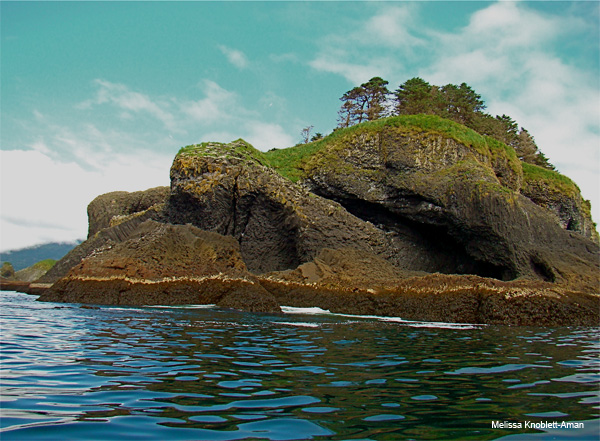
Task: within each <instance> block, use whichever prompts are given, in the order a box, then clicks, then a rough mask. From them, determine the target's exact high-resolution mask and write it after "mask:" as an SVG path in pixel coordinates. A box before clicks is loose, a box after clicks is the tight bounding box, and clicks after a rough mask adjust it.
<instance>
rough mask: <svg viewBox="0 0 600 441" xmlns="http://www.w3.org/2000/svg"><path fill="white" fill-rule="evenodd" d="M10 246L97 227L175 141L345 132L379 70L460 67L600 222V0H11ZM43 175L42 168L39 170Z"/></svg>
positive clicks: (286, 143)
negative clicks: (343, 118)
mask: <svg viewBox="0 0 600 441" xmlns="http://www.w3.org/2000/svg"><path fill="white" fill-rule="evenodd" d="M0 10H1V24H2V26H1V28H2V30H1V38H2V55H1V61H2V63H1V74H2V75H1V77H2V88H1V102H2V113H1V120H0V123H1V131H0V145H1V156H0V157H1V159H2V163H1V167H2V177H1V179H2V190H1V191H2V205H1V213H0V214H1V236H0V239H1V240H0V251H1V252H2V253H5V252H8V251H12V250H18V249H22V248H26V247H32V246H36V245H43V244H45V243H51V242H59V243H62V242H73V241H75V240H82V239H85V237H87V228H88V225H87V215H86V207H87V204H89V203H90V202H91V201H92V200H93V199H94V198H95V197H96V196H98V195H100V194H104V193H108V192H111V191H118V190H123V191H139V190H145V189H147V188H152V187H156V186H161V185H169V168H170V165H171V162H172V160H173V157H174V156H175V154H176V153H177V151H178V150H179V149H180V148H181V147H183V146H185V145H190V144H194V143H199V142H204V141H216V142H230V141H232V140H235V139H238V138H243V139H245V140H246V141H248V142H249V143H250V144H252V145H253V146H254V147H256V148H258V149H259V150H261V151H266V150H268V149H271V148H285V147H290V146H293V145H295V144H297V143H298V142H300V139H301V130H302V129H303V128H304V127H307V126H311V125H312V126H314V129H313V133H317V132H320V133H323V134H324V135H326V134H329V133H331V131H332V130H333V129H334V128H335V127H336V126H337V124H336V120H337V111H338V110H339V108H340V104H341V103H340V101H339V98H340V97H341V96H342V95H343V94H344V93H345V92H346V91H348V90H350V89H351V88H353V87H354V86H357V85H359V84H361V83H362V82H365V81H368V80H369V79H370V78H371V77H374V76H380V77H382V78H384V79H385V80H387V81H389V89H390V90H395V89H396V88H398V86H399V85H400V84H402V83H403V82H404V81H406V80H407V79H409V78H413V77H417V76H418V77H421V78H423V79H424V80H426V81H428V82H429V83H431V84H436V85H440V86H441V85H444V84H448V83H453V84H460V83H462V82H465V83H467V84H468V85H469V86H471V87H472V88H473V89H474V90H475V91H476V92H477V93H478V94H480V95H481V96H482V99H483V100H484V101H485V103H486V105H487V108H486V110H485V112H486V113H489V114H491V115H493V116H494V115H502V114H507V115H509V116H511V117H512V118H514V119H515V120H516V121H517V123H518V124H519V126H520V127H521V126H522V127H524V128H526V129H527V130H528V131H529V132H530V133H531V134H532V135H533V136H534V138H535V139H536V142H537V144H538V147H539V148H540V150H541V151H542V152H543V153H544V154H545V155H546V156H547V157H548V158H549V160H550V162H551V163H553V164H554V165H555V166H556V167H557V169H558V170H559V171H560V172H561V173H562V174H564V175H566V176H568V177H569V178H571V179H572V180H573V181H574V182H575V183H576V184H577V185H578V186H579V187H580V189H581V191H582V196H583V198H584V199H589V200H590V201H591V203H592V216H593V219H594V221H596V222H598V221H600V151H599V150H600V149H599V147H600V131H599V129H598V128H599V123H600V104H599V102H600V101H599V98H600V51H599V43H598V41H599V35H600V32H599V28H600V26H599V24H598V23H599V16H600V5H599V4H598V3H597V2H588V1H580V2H552V1H540V2H478V1H473V2H352V3H346V2H310V3H304V2H189V3H188V2H185V3H162V2H160V3H158V2H157V3H155V2H133V3H121V2H118V3H113V2H100V3H96V2H94V3H87V2H67V3H54V2H44V3H29V2H1V3H0ZM31 176H33V177H35V179H31Z"/></svg>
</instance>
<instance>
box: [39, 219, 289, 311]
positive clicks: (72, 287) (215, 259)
mask: <svg viewBox="0 0 600 441" xmlns="http://www.w3.org/2000/svg"><path fill="white" fill-rule="evenodd" d="M238 297H239V298H238ZM248 298H250V299H251V301H248ZM40 300H44V301H69V302H77V303H102V304H140V303H141V304H146V305H152V304H182V303H183V304H185V303H189V304H198V303H200V304H206V303H209V304H210V303H216V304H220V302H221V300H223V302H224V303H223V306H226V307H234V306H235V305H237V304H240V305H243V306H245V307H246V309H250V310H260V311H267V312H277V311H279V310H280V309H279V306H278V304H277V303H276V302H275V300H274V298H273V296H272V295H271V294H269V293H268V292H267V291H265V289H264V288H263V287H262V286H261V285H260V284H259V283H258V282H257V280H256V277H254V276H253V275H252V274H250V273H249V272H248V271H247V270H246V265H245V264H244V262H243V260H242V258H241V255H240V253H239V245H238V243H237V241H236V240H235V239H233V238H232V237H226V236H221V235H219V234H216V233H211V232H207V231H203V230H200V229H198V228H195V227H192V226H190V225H170V224H164V223H158V222H155V221H152V220H146V221H145V222H143V223H141V224H140V225H139V226H138V227H137V228H136V229H135V231H134V232H133V233H132V234H131V235H130V236H129V237H128V238H127V239H126V240H124V241H122V242H120V243H116V244H114V245H108V246H104V247H101V248H98V249H96V250H95V251H94V252H93V253H92V254H91V255H89V256H88V257H86V258H85V259H83V260H82V261H81V262H80V263H79V264H78V265H77V266H75V267H74V268H72V269H71V270H70V271H69V273H68V274H67V275H66V276H65V277H63V278H62V279H60V280H59V281H58V282H57V283H55V284H54V285H53V286H52V288H50V289H49V290H48V291H47V292H46V293H44V294H43V295H42V296H41V298H40Z"/></svg>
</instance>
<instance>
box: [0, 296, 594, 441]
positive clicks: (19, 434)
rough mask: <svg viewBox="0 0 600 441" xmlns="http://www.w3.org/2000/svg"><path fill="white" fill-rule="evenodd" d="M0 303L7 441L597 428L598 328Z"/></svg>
mask: <svg viewBox="0 0 600 441" xmlns="http://www.w3.org/2000/svg"><path fill="white" fill-rule="evenodd" d="M2 299H3V303H2V317H1V325H2V353H1V357H2V366H1V369H2V416H3V418H2V427H3V428H4V429H5V431H4V432H3V433H2V438H3V439H7V440H9V439H32V438H36V439H38V438H37V437H40V438H39V439H69V438H71V439H81V438H85V439H107V438H116V439H139V438H144V439H215V440H221V439H222V440H234V439H248V438H254V439H272V440H276V439H277V440H291V439H332V440H336V439H339V440H341V439H367V438H368V439H376V440H385V439H410V438H414V439H456V438H461V439H496V438H498V437H501V436H503V435H514V434H515V433H517V432H515V430H512V429H499V428H497V429H492V427H491V422H492V421H495V420H498V421H513V422H518V421H521V422H524V421H548V420H560V421H562V420H565V421H584V420H585V421H590V422H589V423H588V428H589V426H590V425H591V426H592V428H593V427H594V425H596V426H597V425H598V423H597V418H598V404H599V399H598V396H599V395H598V382H599V380H600V378H599V376H598V367H599V363H598V355H599V353H600V344H599V342H598V331H597V330H596V329H589V328H588V329H569V328H560V329H533V328H502V327H480V328H473V329H445V328H426V327H411V326H407V325H405V324H399V323H393V322H379V321H376V320H373V319H353V318H349V317H335V316H331V315H330V316H290V315H280V316H273V315H257V314H243V313H237V312H231V311H218V310H206V309H176V308H171V309H167V308H108V307H106V308H105V307H103V308H94V309H89V308H81V307H79V306H78V305H58V304H47V303H37V302H33V301H32V299H31V297H27V296H24V295H18V294H12V296H11V295H10V294H9V293H3V297H2ZM595 419H596V420H595ZM593 420H595V421H593ZM521 432H531V433H535V432H539V431H535V430H523V431H521ZM544 433H545V432H543V433H542V435H544ZM586 433H587V432H585V431H584V432H573V431H571V432H569V434H570V436H571V438H570V439H577V437H578V436H580V438H581V439H585V438H586V437H587V436H589V434H588V435H586Z"/></svg>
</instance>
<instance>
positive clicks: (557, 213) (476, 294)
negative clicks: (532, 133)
mask: <svg viewBox="0 0 600 441" xmlns="http://www.w3.org/2000/svg"><path fill="white" fill-rule="evenodd" d="M543 173H544V174H543V176H542V177H540V176H541V175H540V173H539V172H538V171H537V170H533V171H532V169H531V168H527V167H524V166H523V164H521V162H520V161H519V160H518V159H517V157H516V155H515V153H514V151H513V150H512V149H511V148H509V147H507V146H505V145H503V144H501V143H498V142H497V141H494V140H492V139H490V138H485V137H482V136H479V135H478V134H476V133H475V132H473V131H470V130H469V129H467V128H465V127H463V126H460V125H458V124H455V123H452V122H450V121H447V120H442V119H440V118H437V117H425V116H420V117H395V118H388V119H385V120H380V121H376V122H372V123H367V124H361V125H358V126H354V127H351V128H349V129H344V130H338V131H336V132H334V133H333V134H332V135H330V136H328V137H326V138H325V139H323V140H320V141H317V142H315V143H311V144H307V145H301V146H297V147H293V148H290V149H285V150H274V151H271V152H267V153H263V152H260V151H258V150H256V149H254V148H253V147H252V146H250V145H249V144H247V143H246V142H244V141H243V140H238V141H234V142H232V143H229V144H221V143H203V144H197V145H192V146H188V147H185V148H183V149H181V151H180V152H179V153H178V155H177V156H176V157H175V159H174V162H173V165H172V167H171V187H170V189H166V188H157V189H151V190H148V191H146V192H136V193H125V192H117V193H110V194H107V195H103V196H100V197H98V198H96V199H95V200H94V201H93V202H92V203H91V204H90V206H89V207H88V215H89V218H90V230H89V231H90V235H89V238H88V240H87V241H86V242H84V243H83V244H81V245H80V246H79V247H77V248H76V249H74V250H73V251H72V252H71V253H69V255H67V256H65V258H64V259H62V260H61V261H60V262H59V263H58V264H57V265H55V267H54V268H53V269H52V270H51V271H49V272H48V273H47V274H46V275H45V276H44V278H43V279H41V280H40V281H41V282H46V283H54V282H55V283H54V285H53V286H52V287H51V288H50V289H49V290H48V291H47V292H46V293H45V294H44V295H43V296H42V297H41V298H40V299H41V300H52V301H79V302H93V303H109V304H115V303H129V304H132V303H133V304H139V303H141V304H152V303H164V304H173V303H217V304H219V305H221V306H224V307H238V308H242V309H248V310H253V311H259V310H262V311H271V312H272V311H276V310H278V305H281V304H287V305H296V306H321V307H323V308H330V309H332V310H335V311H339V312H353V313H376V314H382V315H400V316H402V317H404V318H407V319H415V320H450V321H458V322H472V321H475V322H485V323H503V324H536V323H537V324H546V325H560V324H597V323H598V320H599V316H600V303H599V299H600V298H599V297H598V296H597V295H596V294H597V293H598V291H599V289H598V288H599V283H598V275H599V273H600V268H599V256H600V254H599V248H598V244H597V233H596V232H595V229H594V228H593V224H592V223H591V218H590V216H589V209H588V210H587V211H586V204H585V203H584V202H583V201H582V199H581V196H580V195H579V192H578V190H577V189H576V186H574V184H573V185H572V186H570V187H569V189H570V190H569V191H562V192H560V194H558V193H556V194H553V193H552V192H549V191H546V190H547V189H546V190H543V187H542V184H543V185H546V186H547V187H548V186H549V187H552V188H558V187H557V184H556V182H562V181H561V179H562V178H564V177H561V176H560V175H558V174H552V173H553V172H546V171H544V172H543ZM549 173H550V174H549ZM564 179H566V178H564ZM565 182H566V181H565ZM569 182H570V181H569ZM549 187H548V188H549ZM543 195H545V198H544V197H542V196H543ZM557 201H558V202H557ZM588 208H589V207H588ZM595 240H596V241H595ZM444 273H445V274H447V275H443V274H444Z"/></svg>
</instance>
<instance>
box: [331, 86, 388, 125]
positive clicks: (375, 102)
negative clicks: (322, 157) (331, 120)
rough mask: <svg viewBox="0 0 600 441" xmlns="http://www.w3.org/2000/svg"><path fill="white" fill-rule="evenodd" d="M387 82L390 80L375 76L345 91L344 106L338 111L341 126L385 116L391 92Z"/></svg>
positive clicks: (342, 98) (343, 96) (342, 99)
mask: <svg viewBox="0 0 600 441" xmlns="http://www.w3.org/2000/svg"><path fill="white" fill-rule="evenodd" d="M387 84H388V82H387V81H385V80H383V79H381V78H380V77H373V78H371V79H370V80H369V81H367V82H366V83H363V84H361V85H360V86H358V87H355V88H353V89H351V90H349V91H348V92H346V93H344V95H342V97H341V98H340V100H341V101H342V107H341V109H340V111H339V112H338V115H339V117H338V122H339V126H340V127H349V126H352V125H354V124H360V123H361V122H363V121H374V120H376V119H379V118H382V117H384V116H385V115H386V103H387V96H388V95H389V93H390V92H389V90H388V89H387V87H386V86H387Z"/></svg>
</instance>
